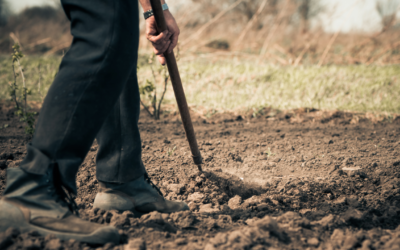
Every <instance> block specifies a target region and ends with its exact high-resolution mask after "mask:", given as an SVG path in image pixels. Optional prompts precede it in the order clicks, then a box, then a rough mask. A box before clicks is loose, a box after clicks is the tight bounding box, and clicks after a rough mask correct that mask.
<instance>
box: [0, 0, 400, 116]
mask: <svg viewBox="0 0 400 250" xmlns="http://www.w3.org/2000/svg"><path fill="white" fill-rule="evenodd" d="M167 2H168V4H169V6H170V9H171V11H172V12H173V13H174V16H175V18H176V20H177V22H178V24H179V26H180V29H181V36H180V41H179V45H178V49H179V50H176V53H177V54H178V57H177V58H178V66H179V69H180V73H181V77H182V81H183V83H184V87H185V92H186V97H187V99H188V102H189V105H190V108H191V110H192V111H193V112H196V113H198V114H200V116H201V117H210V116H212V115H213V114H215V113H217V112H224V111H226V110H235V112H236V110H245V111H246V112H250V113H251V114H252V116H254V117H256V116H257V115H260V114H261V115H265V113H263V111H262V110H263V108H264V107H273V108H277V109H280V110H293V109H302V108H304V107H307V108H311V109H307V110H315V109H318V110H320V109H322V110H346V111H351V112H373V113H374V114H382V113H384V114H385V117H394V116H393V114H400V102H399V101H398V97H399V96H400V39H399V38H400V0H168V1H167ZM140 12H142V11H141V10H140ZM140 17H141V14H140ZM132 25H135V24H132ZM69 27H70V24H69V21H68V20H67V18H66V16H65V14H64V12H63V10H62V8H61V6H60V2H59V1H57V0H0V100H3V99H5V100H12V96H10V93H12V91H11V92H10V89H12V88H13V86H14V87H15V88H16V85H18V86H17V88H18V91H20V92H21V89H22V88H21V87H20V86H22V85H23V86H25V84H26V87H27V89H28V90H29V93H31V95H30V96H29V100H31V101H37V102H39V103H41V102H42V100H43V98H44V96H45V95H46V93H47V91H48V89H49V87H50V85H51V83H52V81H53V79H54V77H55V75H56V74H57V72H58V65H59V63H60V61H61V59H62V56H63V55H64V54H65V53H66V51H67V50H68V47H69V46H70V44H71V40H72V37H71V35H70V30H69ZM140 27H141V37H140V50H139V63H138V65H139V67H138V80H139V87H140V89H141V91H142V90H143V91H142V106H143V107H144V108H145V109H146V111H149V112H155V111H156V109H157V107H158V109H159V108H160V107H161V109H162V110H163V111H161V113H163V114H164V113H165V114H168V112H170V111H171V110H176V107H175V106H174V104H175V100H174V95H173V91H172V87H171V85H170V84H169V83H168V74H167V70H166V68H165V67H162V66H160V65H159V63H158V62H157V60H154V58H153V55H152V47H151V44H150V43H149V42H148V41H147V39H146V37H145V35H144V21H143V18H142V17H141V18H140ZM14 43H19V44H20V45H21V47H20V49H21V52H22V53H24V54H25V55H26V56H25V57H24V58H22V59H21V60H20V62H18V63H21V68H20V70H19V71H18V72H17V75H18V73H19V72H20V71H21V72H24V75H25V79H26V81H25V82H24V81H23V78H22V77H18V78H17V79H16V78H15V77H14V73H13V63H12V60H11V56H10V55H11V53H12V46H13V44H14ZM121 53H123V52H121ZM14 66H15V65H14ZM16 66H18V65H16ZM18 67H19V66H18ZM17 69H18V68H17ZM15 79H16V80H15ZM14 82H16V85H14ZM164 95H165V96H164ZM164 97H165V98H164ZM14 99H15V98H14ZM157 102H160V103H161V102H162V103H163V105H162V106H157V105H155V103H157ZM155 113H158V114H160V113H159V112H158V111H157V112H155Z"/></svg>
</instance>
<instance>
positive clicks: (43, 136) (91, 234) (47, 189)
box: [0, 0, 189, 244]
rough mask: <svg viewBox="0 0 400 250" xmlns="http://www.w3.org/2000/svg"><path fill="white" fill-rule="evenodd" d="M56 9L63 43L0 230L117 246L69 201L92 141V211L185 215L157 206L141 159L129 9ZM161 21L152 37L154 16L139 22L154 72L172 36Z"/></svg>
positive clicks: (72, 1)
mask: <svg viewBox="0 0 400 250" xmlns="http://www.w3.org/2000/svg"><path fill="white" fill-rule="evenodd" d="M139 1H140V3H141V5H142V8H143V10H144V11H145V13H146V14H149V13H151V4H150V1H149V0H139ZM61 3H62V6H63V9H64V11H65V13H66V15H67V17H68V19H69V20H70V21H71V33H72V35H73V41H72V45H71V47H70V49H69V50H68V52H67V53H66V55H65V56H64V58H63V59H62V62H61V65H60V70H59V73H58V74H57V76H56V78H55V80H54V82H53V84H52V86H51V87H50V89H49V91H48V94H47V96H46V98H45V100H44V103H43V106H42V109H41V111H40V115H39V118H38V121H37V125H36V131H35V135H34V137H33V139H32V142H31V143H29V144H28V146H27V155H26V157H25V159H24V160H23V161H22V162H21V164H20V166H19V167H18V168H10V169H7V184H6V189H5V191H4V197H3V198H2V199H1V200H0V221H1V223H0V231H5V230H7V228H9V227H14V228H18V229H19V230H20V231H21V232H26V231H32V230H35V231H37V232H39V233H40V234H42V235H48V234H53V235H56V236H57V237H59V238H60V239H64V240H66V239H76V240H79V241H82V242H87V243H92V244H104V243H106V242H114V243H118V242H119V234H118V230H117V229H116V228H114V227H112V226H107V225H100V224H96V223H91V222H88V221H85V220H82V219H80V218H79V216H78V215H77V206H76V203H75V202H74V200H73V196H74V194H75V195H76V192H77V188H76V180H75V177H76V173H77V171H78V168H79V166H80V164H81V163H82V161H83V160H84V158H85V156H86V154H87V152H88V151H89V149H90V147H91V145H92V143H93V141H94V139H96V140H97V142H98V144H99V149H98V154H97V159H96V177H97V179H98V181H99V186H100V187H99V193H98V194H97V195H96V198H95V201H94V204H93V206H94V207H98V208H100V209H105V210H111V209H115V210H119V211H125V210H130V211H133V212H134V213H135V214H137V215H140V214H144V213H149V212H152V211H158V212H161V213H172V212H177V211H184V210H188V209H189V208H188V206H187V204H186V203H185V202H180V201H169V200H166V199H164V197H163V196H162V195H161V194H160V192H159V190H158V189H157V188H156V187H155V186H154V185H153V184H152V182H151V180H150V179H149V178H148V176H147V174H146V170H145V168H144V165H143V162H142V160H141V148H142V147H141V139H140V135H139V129H138V119H139V111H140V94H139V90H138V82H137V76H136V70H137V57H138V44H139V9H138V8H139V4H138V1H134V0H87V1H81V0H61ZM161 3H162V4H163V7H166V5H165V2H164V1H163V0H161ZM164 16H165V19H166V23H167V26H168V30H167V31H165V32H163V33H160V34H159V33H157V26H156V23H155V19H154V16H150V17H149V15H147V16H146V17H148V18H147V19H146V34H147V38H148V40H150V42H151V43H152V44H153V47H154V52H155V53H156V54H157V56H158V59H159V61H160V63H162V64H165V58H164V57H163V53H164V52H166V53H172V51H173V49H174V47H175V46H176V45H177V42H178V36H179V28H178V26H177V24H176V22H175V20H174V17H173V16H172V14H171V13H170V12H169V10H165V11H164Z"/></svg>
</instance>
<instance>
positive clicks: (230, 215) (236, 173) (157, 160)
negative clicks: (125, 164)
mask: <svg viewBox="0 0 400 250" xmlns="http://www.w3.org/2000/svg"><path fill="white" fill-rule="evenodd" d="M193 118H194V121H195V122H194V125H195V130H196V132H197V137H198V141H199V144H200V147H201V151H202V154H203V157H204V161H205V164H204V166H203V169H204V172H203V173H199V172H198V171H197V168H196V166H194V165H193V164H192V160H191V157H190V152H189V149H188V145H187V142H186V140H185V134H184V132H183V128H182V125H181V122H180V121H179V119H178V117H177V115H176V114H175V115H174V114H170V115H169V116H167V117H165V118H163V119H162V120H160V121H154V120H152V119H151V118H150V117H148V116H147V115H146V114H145V113H144V112H143V114H142V117H141V119H140V129H141V134H142V141H143V160H144V162H145V164H146V167H147V169H148V172H149V175H150V176H151V178H152V180H153V182H154V183H155V184H157V186H159V187H160V188H161V191H162V192H163V193H164V194H165V196H166V197H167V198H168V199H172V200H184V201H186V202H187V203H188V204H189V207H190V209H191V211H187V212H180V213H174V214H160V213H156V212H154V213H150V214H147V215H143V216H142V217H140V218H135V217H134V215H133V213H131V212H123V213H119V212H117V211H102V210H98V209H93V208H92V204H93V199H94V196H95V194H96V192H97V188H98V183H97V180H96V178H95V171H96V170H95V168H96V166H95V165H96V163H95V156H96V151H97V145H96V143H94V144H93V146H92V148H91V151H90V152H89V154H88V156H87V158H86V159H85V161H84V163H83V164H82V166H81V168H80V171H79V173H78V176H77V184H78V187H79V193H78V197H77V199H76V201H77V204H78V206H79V208H80V212H81V216H82V217H84V218H86V219H88V220H90V221H95V222H98V223H108V224H111V225H114V226H116V227H118V228H119V229H120V233H121V234H122V235H123V237H122V241H121V244H120V245H118V246H114V245H112V244H106V245H104V246H89V245H87V244H83V243H80V242H76V241H73V240H70V241H66V242H64V241H60V240H58V239H56V238H55V237H52V236H51V235H50V236H47V237H40V236H38V235H37V234H36V233H35V232H30V233H25V234H20V233H19V232H18V231H17V230H15V229H9V230H8V231H7V232H5V233H0V249H92V248H96V249H207V250H211V249H254V250H255V249H257V250H260V249H364V250H367V249H400V226H399V225H400V193H399V191H400V171H399V168H400V154H399V148H400V126H399V125H400V117H398V118H396V117H386V118H385V119H384V118H382V117H376V116H372V115H368V114H354V113H345V112H322V111H317V110H307V109H299V110H293V111H287V112H277V111H274V110H270V109H265V110H263V112H262V115H261V114H259V115H258V116H256V117H254V115H253V114H249V115H248V114H245V113H244V114H241V115H238V114H228V113H226V114H215V115H214V116H212V117H210V118H206V117H202V116H201V115H196V114H195V113H194V114H193ZM5 124H8V126H7V127H6V128H4V125H5ZM0 126H3V129H1V130H0V153H1V154H0V157H1V160H0V191H1V192H2V191H3V190H4V187H5V184H6V183H5V182H6V174H5V172H6V169H7V168H11V167H16V166H18V165H19V163H20V161H21V160H22V159H23V157H24V155H25V146H26V144H27V143H28V142H29V137H27V136H26V135H24V129H23V127H22V124H21V123H20V122H19V121H18V118H16V117H15V116H14V114H13V110H11V109H10V108H8V107H7V106H5V105H3V106H2V109H1V110H0ZM0 212H1V211H0Z"/></svg>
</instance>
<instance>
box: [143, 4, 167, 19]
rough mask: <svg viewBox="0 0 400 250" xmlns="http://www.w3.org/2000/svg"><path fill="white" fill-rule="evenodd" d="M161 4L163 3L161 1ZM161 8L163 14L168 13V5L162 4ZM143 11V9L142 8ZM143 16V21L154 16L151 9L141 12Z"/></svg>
mask: <svg viewBox="0 0 400 250" xmlns="http://www.w3.org/2000/svg"><path fill="white" fill-rule="evenodd" d="M162 2H163V1H162ZM162 8H163V11H164V12H165V11H168V9H169V8H168V5H167V4H166V3H164V4H162ZM143 10H145V9H144V8H143ZM143 16H144V19H145V20H147V19H149V18H150V17H152V16H154V12H153V10H152V9H149V10H147V11H145V12H143Z"/></svg>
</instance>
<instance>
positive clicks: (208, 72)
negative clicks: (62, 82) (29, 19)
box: [0, 55, 400, 113]
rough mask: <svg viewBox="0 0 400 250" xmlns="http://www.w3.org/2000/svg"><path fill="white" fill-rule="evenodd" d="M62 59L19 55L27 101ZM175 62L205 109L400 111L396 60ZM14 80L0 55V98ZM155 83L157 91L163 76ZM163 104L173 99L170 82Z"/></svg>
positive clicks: (189, 92) (192, 97)
mask: <svg viewBox="0 0 400 250" xmlns="http://www.w3.org/2000/svg"><path fill="white" fill-rule="evenodd" d="M147 58H148V55H141V56H140V59H139V72H138V79H139V83H140V84H145V83H146V80H152V79H153V76H152V75H151V70H150V66H149V65H148V63H147ZM60 60H61V58H60V57H40V56H27V57H25V58H23V59H22V61H21V63H22V66H23V68H24V72H25V76H26V79H27V85H28V88H30V89H32V96H30V97H29V98H30V100H37V101H39V100H40V97H39V95H38V89H37V86H38V81H39V73H38V65H39V64H40V65H41V84H42V90H41V91H42V93H43V94H46V93H47V90H48V88H49V86H50V84H51V82H52V80H53V79H54V76H55V74H56V73H57V71H58V65H59V63H60ZM178 65H179V68H180V72H181V78H182V82H183V84H184V88H185V91H186V96H187V99H188V102H189V104H190V105H198V106H203V107H205V108H208V109H223V110H235V109H249V108H258V107H264V106H271V107H274V108H277V109H292V108H300V107H310V108H317V109H328V110H336V109H339V110H349V111H361V112H367V111H368V112H390V113H400V102H399V101H398V98H399V96H400V65H392V66H365V65H355V66H353V65H352V66H335V65H333V66H325V67H317V66H300V67H292V66H287V67H282V66H274V65H270V64H262V63H257V62H255V61H251V60H242V59H240V60H239V59H232V60H222V59H220V60H213V61H212V62H211V61H210V60H208V59H204V58H203V59H202V58H197V59H193V60H189V59H187V60H185V58H184V57H183V58H182V59H181V60H180V61H179V62H178ZM19 80H20V79H19ZM12 81H13V76H12V68H11V60H10V59H9V58H8V57H2V58H0V99H9V96H8V91H7V89H8V86H9V83H10V82H12ZM19 83H20V82H19ZM156 87H157V89H159V90H160V92H161V91H162V89H163V83H162V81H159V82H158V83H156ZM164 103H175V100H174V96H173V91H172V88H171V85H169V89H168V92H167V95H166V98H165V101H164Z"/></svg>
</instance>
